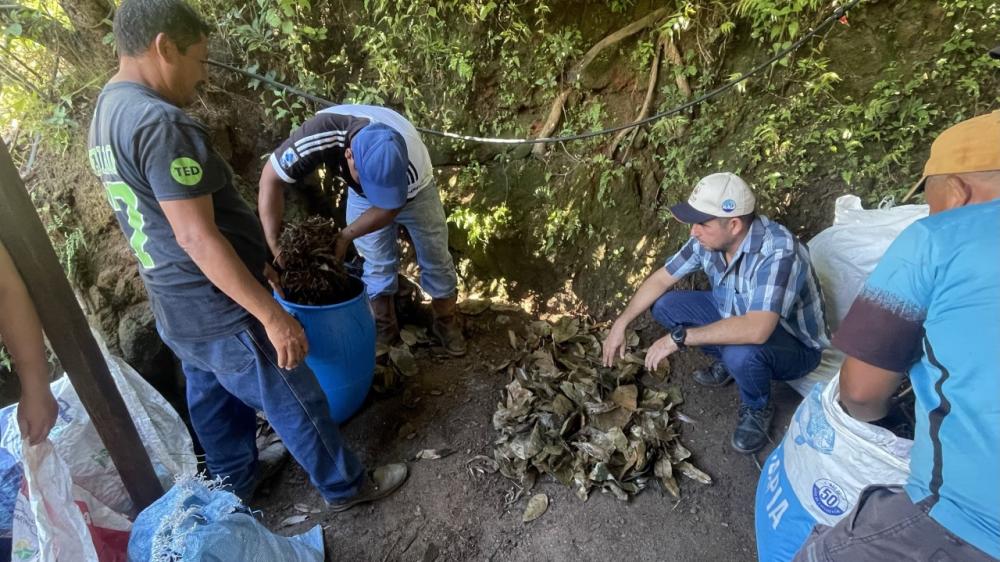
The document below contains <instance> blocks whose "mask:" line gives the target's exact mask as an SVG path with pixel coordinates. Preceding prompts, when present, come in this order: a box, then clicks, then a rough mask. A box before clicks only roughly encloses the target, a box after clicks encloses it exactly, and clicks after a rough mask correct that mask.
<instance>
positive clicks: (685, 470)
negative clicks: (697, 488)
mask: <svg viewBox="0 0 1000 562" xmlns="http://www.w3.org/2000/svg"><path fill="white" fill-rule="evenodd" d="M677 470H680V471H681V474H683V475H684V476H687V477H688V478H690V479H691V480H695V481H698V482H701V483H702V484H711V483H712V477H711V476H709V475H707V474H705V473H704V472H702V471H701V469H699V468H698V467H696V466H695V465H693V464H691V463H689V462H687V461H683V462H679V463H677Z"/></svg>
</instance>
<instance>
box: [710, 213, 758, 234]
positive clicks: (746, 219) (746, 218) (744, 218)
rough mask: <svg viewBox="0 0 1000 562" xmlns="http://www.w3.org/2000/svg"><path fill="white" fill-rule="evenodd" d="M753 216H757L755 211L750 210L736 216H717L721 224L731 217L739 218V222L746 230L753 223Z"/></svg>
mask: <svg viewBox="0 0 1000 562" xmlns="http://www.w3.org/2000/svg"><path fill="white" fill-rule="evenodd" d="M755 218H757V213H756V212H755V211H750V212H749V213H747V214H745V215H740V216H738V217H718V219H719V222H720V223H722V224H726V223H727V222H729V221H730V220H732V219H740V222H741V223H743V228H745V229H747V230H749V229H750V225H751V224H753V220H754V219H755Z"/></svg>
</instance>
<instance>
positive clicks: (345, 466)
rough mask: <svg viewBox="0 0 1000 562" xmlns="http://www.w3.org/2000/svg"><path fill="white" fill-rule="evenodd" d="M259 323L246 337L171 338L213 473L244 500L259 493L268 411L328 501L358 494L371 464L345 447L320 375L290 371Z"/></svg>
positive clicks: (301, 369) (303, 369)
mask: <svg viewBox="0 0 1000 562" xmlns="http://www.w3.org/2000/svg"><path fill="white" fill-rule="evenodd" d="M251 323H252V325H251V327H250V328H249V329H247V330H244V331H242V332H240V333H238V334H235V335H232V336H226V337H223V338H219V339H216V340H211V341H206V342H177V341H170V340H168V339H167V338H164V341H165V342H166V344H167V345H168V346H169V347H170V349H172V350H173V351H174V354H176V355H177V357H178V358H180V360H181V364H182V366H183V369H184V375H185V377H186V378H187V400H188V409H189V411H190V414H191V424H192V425H193V426H194V430H195V433H197V434H198V439H199V441H201V445H202V447H203V448H204V449H205V460H206V463H207V464H208V470H209V472H211V474H212V476H215V477H220V478H225V481H226V483H228V484H229V485H230V486H232V489H233V492H234V493H236V494H237V495H239V496H241V497H245V496H246V495H249V493H251V492H252V491H253V486H254V479H255V476H256V470H257V443H256V435H257V412H256V411H257V410H261V411H263V412H264V415H265V416H266V417H267V419H268V421H269V422H271V426H272V427H274V430H275V431H276V432H277V433H278V435H279V436H280V437H281V439H282V441H284V443H285V446H286V447H288V451H289V452H290V453H291V454H292V456H293V457H295V460H297V461H298V462H299V464H300V465H302V468H304V469H305V470H306V472H308V473H309V478H310V479H311V480H312V483H313V485H314V486H316V488H317V489H318V490H319V491H320V493H321V494H322V495H323V497H324V498H325V499H326V500H327V501H331V502H333V501H337V500H342V499H346V498H349V497H351V496H353V495H355V494H356V493H357V492H358V490H359V489H360V487H361V485H362V484H363V483H364V466H363V465H362V464H361V462H360V461H359V460H358V458H357V457H356V456H354V453H352V452H351V451H350V450H348V449H347V448H346V447H345V446H344V443H343V441H342V440H341V438H340V432H339V431H338V429H337V425H336V424H335V423H333V420H332V419H330V411H329V406H328V405H327V401H326V396H325V395H324V394H323V390H322V389H321V388H320V386H319V382H317V381H316V376H315V375H313V372H312V371H311V370H310V369H309V367H307V366H306V364H305V363H302V364H300V365H299V366H298V367H296V368H295V369H292V370H290V371H286V370H283V369H281V368H279V367H278V366H277V364H276V362H277V359H276V354H275V351H274V347H273V346H271V342H270V341H269V340H268V338H267V334H266V332H265V331H264V327H263V326H262V325H261V324H260V323H259V322H257V321H256V320H252V321H251ZM161 336H162V334H161Z"/></svg>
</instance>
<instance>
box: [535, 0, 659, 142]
mask: <svg viewBox="0 0 1000 562" xmlns="http://www.w3.org/2000/svg"><path fill="white" fill-rule="evenodd" d="M667 13H668V10H667V8H659V9H657V10H653V11H652V12H650V13H648V14H646V15H645V16H644V17H642V18H640V19H638V20H636V21H634V22H632V23H630V24H628V25H626V26H625V27H622V28H621V29H619V30H618V31H615V32H614V33H612V34H610V35H608V36H607V37H605V38H604V39H601V40H600V41H598V42H597V43H595V44H594V46H593V47H591V48H590V50H588V51H587V52H586V54H584V55H583V58H581V59H580V60H579V62H577V63H576V64H575V65H574V66H573V68H572V69H571V70H570V72H569V75H568V76H567V78H566V83H565V84H564V85H563V89H562V90H561V91H560V92H559V95H558V96H556V99H554V100H553V101H552V106H551V107H550V108H549V115H548V118H546V119H545V123H544V124H543V125H542V128H541V129H540V130H539V131H538V137H537V138H544V137H548V136H550V135H551V134H552V132H553V131H555V130H556V126H558V125H559V119H560V118H561V117H562V112H563V105H564V104H565V103H566V100H567V99H568V98H569V95H570V93H571V92H572V90H573V86H574V85H576V83H577V82H579V80H580V76H581V75H582V74H583V71H584V70H586V68H587V65H589V64H590V63H591V62H593V60H594V59H595V58H597V55H599V54H600V53H601V51H603V50H604V49H607V48H608V47H610V46H612V45H614V44H616V43H618V42H620V41H621V40H622V39H625V38H626V37H631V36H632V35H635V34H636V33H638V32H640V31H642V30H643V29H646V28H647V27H649V26H651V25H653V24H655V23H657V22H658V21H660V20H661V19H663V18H664V17H665V16H666V15H667ZM545 149H546V147H545V144H544V143H539V144H536V145H535V146H534V147H533V148H532V149H531V152H532V154H535V155H538V156H541V155H543V154H545Z"/></svg>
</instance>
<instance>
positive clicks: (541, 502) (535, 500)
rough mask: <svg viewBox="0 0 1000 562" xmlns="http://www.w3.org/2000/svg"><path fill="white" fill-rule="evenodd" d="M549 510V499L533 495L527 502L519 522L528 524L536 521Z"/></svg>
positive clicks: (543, 495)
mask: <svg viewBox="0 0 1000 562" xmlns="http://www.w3.org/2000/svg"><path fill="white" fill-rule="evenodd" d="M548 508H549V497H548V496H546V495H545V494H535V495H534V496H531V499H530V500H528V507H526V508H525V509H524V515H522V516H521V521H523V522H525V523H530V522H532V521H534V520H535V519H538V518H539V517H541V516H542V514H543V513H545V510H547V509H548Z"/></svg>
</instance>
